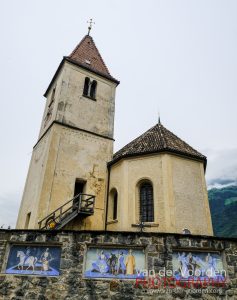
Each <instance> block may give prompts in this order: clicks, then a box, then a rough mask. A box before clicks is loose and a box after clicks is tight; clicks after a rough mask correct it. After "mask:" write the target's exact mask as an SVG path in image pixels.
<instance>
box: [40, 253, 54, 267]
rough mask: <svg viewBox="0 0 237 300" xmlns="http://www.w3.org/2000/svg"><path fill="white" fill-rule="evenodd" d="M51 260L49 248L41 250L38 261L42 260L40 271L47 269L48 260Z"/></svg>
mask: <svg viewBox="0 0 237 300" xmlns="http://www.w3.org/2000/svg"><path fill="white" fill-rule="evenodd" d="M51 260H53V257H52V255H51V254H50V253H49V248H47V249H46V250H45V252H43V254H42V255H41V258H40V261H41V262H42V269H41V270H42V272H43V271H48V270H49V262H50V261H51Z"/></svg>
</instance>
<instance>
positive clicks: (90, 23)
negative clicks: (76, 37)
mask: <svg viewBox="0 0 237 300" xmlns="http://www.w3.org/2000/svg"><path fill="white" fill-rule="evenodd" d="M87 23H89V27H88V35H90V31H91V29H92V24H95V22H93V21H92V19H90V21H87Z"/></svg>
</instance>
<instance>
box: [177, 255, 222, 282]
mask: <svg viewBox="0 0 237 300" xmlns="http://www.w3.org/2000/svg"><path fill="white" fill-rule="evenodd" d="M172 263H173V274H174V277H175V278H176V279H184V280H186V279H189V278H190V277H191V278H195V279H200V280H205V279H210V278H211V279H214V280H223V279H224V278H225V277H226V272H225V270H224V268H223V262H222V258H221V255H220V254H219V253H214V252H213V253H212V252H209V253H208V252H181V253H180V252H174V253H173V257H172Z"/></svg>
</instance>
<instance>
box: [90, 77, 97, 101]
mask: <svg viewBox="0 0 237 300" xmlns="http://www.w3.org/2000/svg"><path fill="white" fill-rule="evenodd" d="M96 86H97V82H96V81H95V80H93V81H92V83H91V90H90V97H91V98H92V99H95V94H96Z"/></svg>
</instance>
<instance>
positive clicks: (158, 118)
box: [158, 110, 160, 124]
mask: <svg viewBox="0 0 237 300" xmlns="http://www.w3.org/2000/svg"><path fill="white" fill-rule="evenodd" d="M158 124H160V111H159V110H158Z"/></svg>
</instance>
